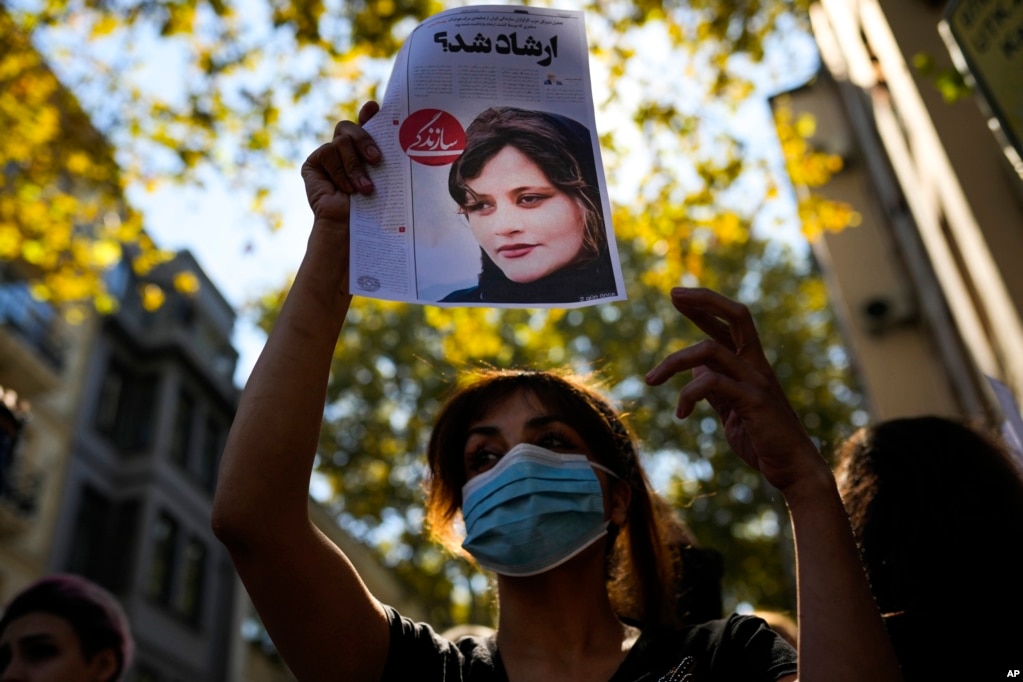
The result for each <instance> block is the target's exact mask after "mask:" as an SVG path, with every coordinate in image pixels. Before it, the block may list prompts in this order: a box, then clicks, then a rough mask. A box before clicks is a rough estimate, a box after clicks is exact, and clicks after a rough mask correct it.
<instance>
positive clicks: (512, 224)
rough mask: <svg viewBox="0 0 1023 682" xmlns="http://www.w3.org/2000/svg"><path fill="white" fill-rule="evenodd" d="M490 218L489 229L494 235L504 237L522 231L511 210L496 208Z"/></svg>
mask: <svg viewBox="0 0 1023 682" xmlns="http://www.w3.org/2000/svg"><path fill="white" fill-rule="evenodd" d="M490 218H491V220H492V221H493V222H492V223H491V229H492V230H493V232H494V234H496V235H499V236H502V237H506V236H508V235H511V234H515V233H516V232H522V226H521V224H520V223H519V221H518V220H516V219H515V218H514V216H513V215H512V212H511V211H508V210H501V209H498V210H496V211H494V215H492V216H491V217H490Z"/></svg>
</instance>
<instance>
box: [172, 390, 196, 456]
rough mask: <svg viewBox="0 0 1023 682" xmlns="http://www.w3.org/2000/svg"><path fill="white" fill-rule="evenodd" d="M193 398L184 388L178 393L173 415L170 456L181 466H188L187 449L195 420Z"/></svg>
mask: <svg viewBox="0 0 1023 682" xmlns="http://www.w3.org/2000/svg"><path fill="white" fill-rule="evenodd" d="M194 417H195V399H194V398H193V397H192V394H191V393H189V392H188V391H187V390H185V389H181V392H180V393H179V394H178V411H177V414H176V415H175V416H174V432H173V433H172V434H171V441H170V458H171V461H172V462H175V463H176V464H178V465H180V466H181V467H182V468H187V467H188V450H189V445H190V444H191V441H192V422H193V421H195V419H194Z"/></svg>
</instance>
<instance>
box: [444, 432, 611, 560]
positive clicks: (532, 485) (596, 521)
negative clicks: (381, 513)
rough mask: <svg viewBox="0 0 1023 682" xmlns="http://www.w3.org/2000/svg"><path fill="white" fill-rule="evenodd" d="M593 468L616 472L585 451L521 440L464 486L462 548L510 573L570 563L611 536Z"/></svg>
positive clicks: (602, 495)
mask: <svg viewBox="0 0 1023 682" xmlns="http://www.w3.org/2000/svg"><path fill="white" fill-rule="evenodd" d="M594 467H597V468H599V469H602V470H604V471H606V472H608V473H609V474H611V475H612V476H615V474H614V473H613V472H612V471H611V470H610V469H608V468H607V467H605V466H602V465H600V464H597V463H596V462H591V461H590V460H589V459H588V458H587V457H586V455H566V454H561V453H559V452H553V451H552V450H548V449H546V448H542V447H539V446H537V445H530V444H528V443H522V444H519V445H516V446H515V447H513V448H512V449H511V450H509V451H508V452H507V453H506V454H505V455H504V457H502V458H501V460H500V461H499V462H498V463H497V464H495V465H494V467H493V468H492V469H489V470H487V471H485V472H484V473H482V474H480V475H479V476H476V477H475V478H473V479H471V480H470V481H469V482H468V483H466V484H465V486H464V487H463V488H462V518H463V519H464V520H465V531H466V538H465V542H463V543H462V549H464V550H466V551H467V552H469V554H471V555H472V556H473V558H475V559H476V561H477V562H478V563H479V564H480V565H481V566H483V567H484V568H486V569H489V570H491V571H494V572H496V573H500V574H501V575H508V576H529V575H536V574H538V573H543V572H544V571H549V570H550V569H552V568H554V567H555V566H558V565H560V564H562V563H564V562H566V561H568V560H569V559H571V558H572V557H574V556H575V555H576V554H578V553H579V552H581V551H583V550H584V549H586V548H587V547H589V546H590V545H592V544H593V543H594V542H596V541H597V540H599V539H600V538H602V537H603V536H604V535H606V534H607V527H608V524H609V522H608V521H605V520H604V494H603V491H602V490H601V488H600V481H599V480H598V479H597V474H596V473H594V471H593V468H594ZM615 478H617V476H615Z"/></svg>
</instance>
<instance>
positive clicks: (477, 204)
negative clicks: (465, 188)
mask: <svg viewBox="0 0 1023 682" xmlns="http://www.w3.org/2000/svg"><path fill="white" fill-rule="evenodd" d="M493 208H494V205H493V204H492V203H490V202H489V201H474V202H472V203H468V204H466V205H465V206H463V207H462V211H463V212H464V213H465V214H466V215H471V214H477V215H486V214H487V213H488V212H489V211H491V210H492V209H493Z"/></svg>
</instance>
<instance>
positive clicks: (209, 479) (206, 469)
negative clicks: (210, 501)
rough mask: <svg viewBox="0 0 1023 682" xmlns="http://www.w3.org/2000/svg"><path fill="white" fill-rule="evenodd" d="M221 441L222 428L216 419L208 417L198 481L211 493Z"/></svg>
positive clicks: (215, 478)
mask: <svg viewBox="0 0 1023 682" xmlns="http://www.w3.org/2000/svg"><path fill="white" fill-rule="evenodd" d="M223 440H224V428H223V427H222V426H221V425H220V422H219V421H217V419H216V417H214V416H212V415H210V416H208V417H207V418H206V430H205V432H204V433H203V440H202V450H201V451H200V457H199V479H200V480H201V481H202V483H203V485H204V486H206V489H207V490H209V491H210V492H212V491H213V485H214V483H216V480H217V465H218V464H219V462H220V451H221V450H222V449H223V447H224V445H223Z"/></svg>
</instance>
